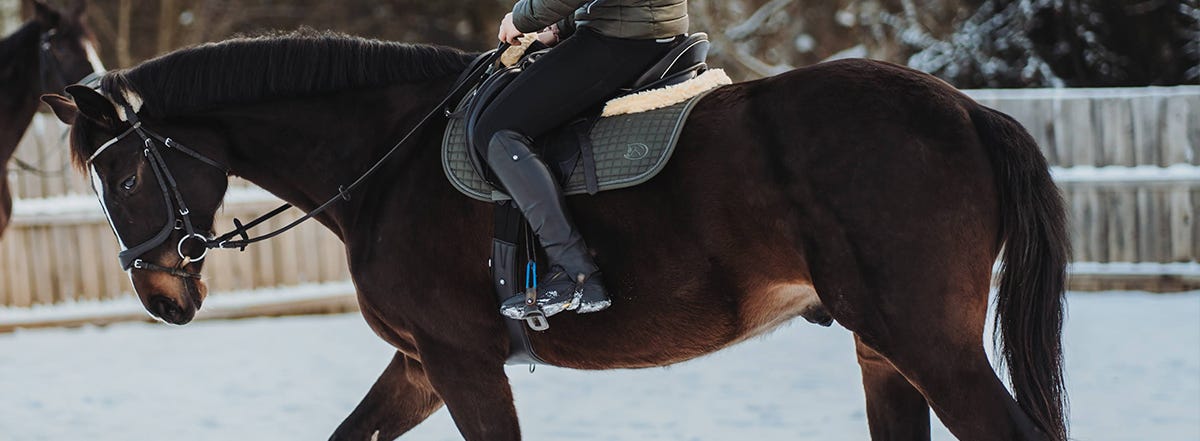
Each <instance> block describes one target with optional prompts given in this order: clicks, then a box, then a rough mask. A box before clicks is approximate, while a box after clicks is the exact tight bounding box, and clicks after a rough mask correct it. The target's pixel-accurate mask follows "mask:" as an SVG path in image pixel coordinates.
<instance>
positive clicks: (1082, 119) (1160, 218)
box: [0, 86, 1200, 315]
mask: <svg viewBox="0 0 1200 441" xmlns="http://www.w3.org/2000/svg"><path fill="white" fill-rule="evenodd" d="M968 93H969V94H970V95H971V96H973V97H975V98H976V99H977V100H979V101H980V102H982V103H984V104H987V105H989V106H992V107H995V108H997V109H1000V110H1002V111H1004V112H1006V113H1008V114H1010V115H1012V116H1013V117H1015V118H1017V119H1018V120H1019V121H1021V122H1022V123H1023V124H1024V125H1025V126H1026V127H1027V128H1028V129H1029V131H1030V132H1031V133H1032V134H1033V136H1034V138H1036V139H1037V141H1038V144H1039V145H1040V146H1041V147H1042V149H1043V151H1045V153H1046V157H1047V158H1048V159H1049V160H1050V163H1051V165H1052V166H1053V167H1054V168H1053V170H1052V171H1053V174H1054V177H1055V179H1056V181H1057V182H1059V184H1060V186H1061V187H1062V189H1063V192H1064V196H1065V197H1066V200H1067V204H1068V206H1069V209H1070V214H1071V219H1072V224H1073V227H1072V230H1071V231H1072V239H1073V241H1074V244H1075V260H1076V262H1075V263H1074V264H1073V265H1072V267H1071V270H1072V272H1073V281H1072V284H1073V286H1074V287H1075V288H1076V289H1100V288H1138V289H1158V290H1177V289H1184V288H1191V289H1195V288H1198V287H1200V263H1198V262H1200V222H1197V221H1196V219H1197V215H1200V87H1196V86H1185V87H1171V88H1153V87H1152V88H1129V89H1052V90H1044V89H1042V90H974V91H968ZM64 138H65V137H64V136H63V128H62V127H61V126H60V125H59V124H58V123H57V122H56V121H55V120H54V117H53V116H50V115H38V117H37V118H35V120H34V123H33V126H32V127H31V129H30V131H29V133H28V134H27V135H26V137H25V139H24V140H23V141H22V145H21V147H20V148H18V150H17V158H18V159H20V160H22V161H23V162H24V163H28V164H32V165H33V166H35V167H36V168H39V169H41V170H42V171H45V172H47V173H46V174H39V173H31V172H26V171H21V170H19V169H18V168H19V167H17V166H15V165H13V164H10V166H9V167H10V170H11V172H10V180H11V181H12V184H13V190H14V194H15V195H16V197H17V198H18V199H19V200H18V201H17V203H16V207H15V210H14V215H15V218H14V225H12V226H11V227H10V228H9V231H8V232H7V233H6V235H5V237H3V238H2V239H0V306H10V307H26V306H31V305H42V304H53V303H63V302H80V301H85V302H86V301H91V300H103V299H111V298H115V297H121V296H126V295H127V293H128V292H130V289H131V288H130V286H129V281H128V278H127V276H126V275H125V274H124V273H123V272H122V271H121V270H120V269H119V268H118V266H117V261H116V253H117V244H116V241H115V240H113V236H112V233H111V232H110V230H109V227H108V225H107V223H106V222H105V221H104V219H103V217H102V215H101V212H100V209H99V208H98V207H97V204H96V202H95V199H94V197H93V196H92V195H91V189H90V188H89V187H88V183H87V182H86V181H85V180H84V178H83V177H82V176H79V174H78V173H76V172H75V171H74V170H71V169H70V165H69V164H68V163H69V161H68V156H67V152H66V148H65V147H64V144H63V143H64V141H63V140H64ZM277 202H278V201H277V200H276V199H275V198H273V197H272V196H270V195H269V194H267V193H265V192H263V191H262V190H258V189H256V188H253V187H252V186H250V185H248V184H246V183H244V182H237V183H235V184H234V185H233V186H232V188H231V191H230V195H229V197H228V198H227V200H226V204H225V206H224V208H223V211H222V212H221V214H220V216H218V224H217V225H218V226H221V227H225V226H228V225H231V223H230V220H231V218H232V217H234V216H237V217H241V218H243V219H246V218H251V217H253V216H254V215H256V214H258V213H261V212H263V211H265V210H268V209H270V208H272V207H273V204H275V203H277ZM296 215H297V214H296V213H292V214H291V215H290V216H285V217H284V218H283V219H279V220H276V221H273V222H271V223H270V225H267V227H271V226H278V225H281V224H282V223H283V222H287V221H289V220H292V219H294V218H295V216H296ZM213 257H214V258H213V259H210V260H209V261H208V263H207V264H206V267H205V274H206V281H207V282H208V283H209V284H210V286H212V287H213V289H214V290H215V292H214V294H213V296H214V297H221V296H223V295H226V294H223V292H224V291H247V290H261V289H267V288H272V289H277V290H281V291H286V289H283V288H285V287H288V286H313V284H324V285H320V286H326V287H327V288H325V291H322V292H327V291H329V290H330V289H332V288H328V287H329V286H333V287H335V288H338V289H339V290H341V291H345V292H344V293H342V294H343V296H342V301H345V300H346V297H345V296H348V295H350V294H352V293H351V292H350V285H349V284H345V283H342V284H338V283H337V282H344V281H345V280H346V279H347V278H348V275H347V272H346V264H345V258H344V253H343V251H342V247H341V244H340V242H338V240H337V239H336V237H334V236H333V235H332V234H330V233H329V232H327V231H325V230H324V229H323V228H322V227H321V226H320V225H319V224H316V223H310V224H307V225H305V226H303V227H301V228H299V229H298V230H296V231H294V232H290V233H288V234H285V235H283V236H281V237H279V238H277V239H274V240H272V241H269V242H267V243H266V244H265V245H262V246H260V247H258V248H256V249H254V250H252V251H250V252H247V253H238V252H231V251H214V254H213ZM330 283H333V285H329V284H330ZM309 300H311V299H309ZM281 301H283V302H287V301H288V300H287V298H286V296H285V297H283V298H281ZM238 304H239V305H241V303H238ZM243 306H244V305H243ZM0 315H3V311H2V310H0Z"/></svg>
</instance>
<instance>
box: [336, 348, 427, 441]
mask: <svg viewBox="0 0 1200 441" xmlns="http://www.w3.org/2000/svg"><path fill="white" fill-rule="evenodd" d="M440 407H442V401H441V400H440V399H439V398H438V397H437V395H436V394H434V392H433V387H432V386H431V385H430V384H429V381H428V380H427V379H426V377H425V371H424V369H423V367H422V366H421V364H420V363H418V362H416V361H415V360H413V359H411V358H408V357H406V356H404V354H401V353H399V352H397V353H396V356H395V357H394V358H393V359H392V362H391V364H388V367H387V369H384V371H383V374H381V375H380V376H379V379H378V380H376V381H375V385H374V386H371V390H370V392H367V396H366V397H364V398H363V400H362V402H361V403H359V404H358V407H356V408H355V409H354V412H353V413H351V414H350V416H349V417H346V420H345V421H343V422H342V424H341V426H338V428H337V431H335V432H334V434H333V436H332V437H330V440H339V441H340V440H353V441H374V440H379V441H384V440H392V439H396V437H399V436H400V435H402V434H404V432H407V431H409V429H412V428H413V427H415V426H416V425H417V424H420V423H421V421H424V420H425V418H428V417H429V415H431V414H433V412H434V411H436V410H438V408H440Z"/></svg>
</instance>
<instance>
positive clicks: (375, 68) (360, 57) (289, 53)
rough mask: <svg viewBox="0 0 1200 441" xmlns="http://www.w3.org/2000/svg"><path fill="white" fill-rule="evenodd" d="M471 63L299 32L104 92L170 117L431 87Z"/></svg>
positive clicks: (183, 61) (134, 71)
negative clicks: (131, 97)
mask: <svg viewBox="0 0 1200 441" xmlns="http://www.w3.org/2000/svg"><path fill="white" fill-rule="evenodd" d="M472 58H473V55H471V54H467V53H464V52H462V51H460V50H458V49H453V48H447V47H438V46H429V45H415V44H402V43H394V42H385V41H379V40H370V39H365V38H359V37H352V36H348V35H345V34H339V33H334V32H316V31H312V30H301V31H296V32H291V33H286V34H271V35H263V36H257V37H243V38H234V39H230V40H226V41H222V42H219V43H209V44H203V45H199V46H195V47H191V48H187V49H181V50H178V51H175V52H172V53H170V54H167V55H164V56H161V57H158V58H155V59H153V60H149V61H146V62H144V63H142V64H140V65H138V66H136V67H133V68H131V69H126V70H121V71H116V72H110V73H108V74H106V75H105V76H104V78H103V79H102V80H101V90H102V91H104V92H105V93H106V94H108V95H109V96H110V97H112V98H113V99H116V100H118V101H121V100H123V95H124V93H123V92H125V91H131V92H134V93H136V94H137V95H138V96H139V97H140V98H141V99H142V100H143V106H142V108H141V109H140V111H139V112H138V113H139V114H141V115H143V116H149V117H168V116H172V115H180V114H183V113H186V112H196V111H203V110H207V109H212V108H215V107H219V106H224V105H234V104H246V103H252V102H261V101H264V100H272V99H284V98H294V97H300V96H311V95H317V94H321V93H328V92H334V91H339V90H346V89H354V88H366V87H380V86H385V85H390V84H396V83H401V82H420V81H427V80H431V79H436V78H442V77H445V76H448V75H453V74H457V73H460V72H462V71H463V70H465V69H466V67H467V64H468V63H470V61H471V60H472ZM121 104H125V103H121Z"/></svg>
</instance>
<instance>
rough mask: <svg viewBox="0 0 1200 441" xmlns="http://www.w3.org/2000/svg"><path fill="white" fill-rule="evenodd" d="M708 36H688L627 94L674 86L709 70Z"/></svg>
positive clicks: (696, 34)
mask: <svg viewBox="0 0 1200 441" xmlns="http://www.w3.org/2000/svg"><path fill="white" fill-rule="evenodd" d="M709 48H711V44H710V43H709V42H708V34H705V33H703V32H697V33H695V34H692V35H688V36H686V37H684V38H683V39H682V41H681V42H679V43H678V45H677V46H675V49H672V50H671V52H670V53H668V54H667V56H665V57H663V59H662V60H660V61H659V62H658V63H657V64H655V65H654V66H653V67H651V68H650V70H648V71H646V73H644V74H642V76H641V77H640V78H638V79H637V81H634V82H633V85H632V86H630V87H629V89H628V92H626V93H638V92H642V91H646V90H651V89H658V88H660V87H667V86H673V85H676V84H679V83H682V82H685V81H687V80H690V79H692V78H696V76H697V75H700V74H701V73H704V71H705V70H708V63H707V60H708V50H709Z"/></svg>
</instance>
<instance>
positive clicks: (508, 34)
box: [497, 12, 524, 46]
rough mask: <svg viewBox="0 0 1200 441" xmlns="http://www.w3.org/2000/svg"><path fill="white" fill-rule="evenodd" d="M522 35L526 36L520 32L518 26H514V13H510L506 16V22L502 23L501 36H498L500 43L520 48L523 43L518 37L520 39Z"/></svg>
mask: <svg viewBox="0 0 1200 441" xmlns="http://www.w3.org/2000/svg"><path fill="white" fill-rule="evenodd" d="M521 35H524V34H523V33H522V32H521V31H518V30H517V26H516V25H514V24H513V18H512V13H511V12H509V13H508V14H505V15H504V20H501V21H500V35H498V36H497V37H498V38H499V39H500V41H501V42H503V43H508V44H511V45H513V46H520V45H521V41H520V40H517V37H520V36H521Z"/></svg>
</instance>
